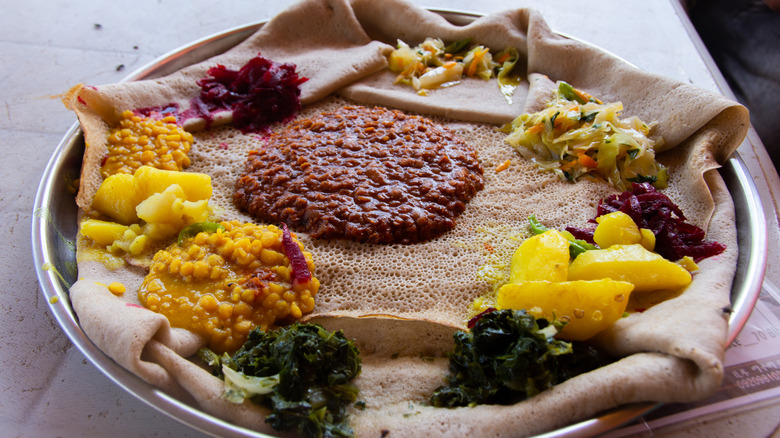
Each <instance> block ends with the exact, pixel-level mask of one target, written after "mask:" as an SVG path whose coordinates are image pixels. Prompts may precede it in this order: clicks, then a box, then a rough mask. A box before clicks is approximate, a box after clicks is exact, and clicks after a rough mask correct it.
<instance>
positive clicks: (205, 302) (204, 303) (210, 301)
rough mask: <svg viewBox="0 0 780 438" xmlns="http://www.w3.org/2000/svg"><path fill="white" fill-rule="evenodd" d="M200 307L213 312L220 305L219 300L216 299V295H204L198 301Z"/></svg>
mask: <svg viewBox="0 0 780 438" xmlns="http://www.w3.org/2000/svg"><path fill="white" fill-rule="evenodd" d="M198 305H199V306H200V307H202V308H203V310H206V311H208V312H212V311H214V310H216V309H217V307H218V306H219V303H218V302H217V299H216V298H214V295H203V296H202V297H200V299H199V300H198Z"/></svg>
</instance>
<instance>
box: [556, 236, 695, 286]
mask: <svg viewBox="0 0 780 438" xmlns="http://www.w3.org/2000/svg"><path fill="white" fill-rule="evenodd" d="M599 278H611V279H613V280H618V281H627V282H629V283H631V284H633V285H634V292H637V293H639V292H649V291H654V290H662V289H666V290H674V289H679V288H681V287H683V286H687V285H688V284H690V282H691V280H692V277H691V274H690V273H689V272H688V271H687V270H685V268H683V267H682V266H680V265H678V264H677V263H673V262H670V261H669V260H666V259H665V258H663V257H661V256H660V255H658V254H656V253H654V252H651V251H648V250H647V249H645V248H644V247H643V246H642V245H640V244H634V245H613V246H611V247H609V248H607V249H598V250H592V251H586V252H584V253H582V254H580V255H579V256H578V257H577V258H576V259H574V261H573V262H572V263H571V265H569V280H595V279H599Z"/></svg>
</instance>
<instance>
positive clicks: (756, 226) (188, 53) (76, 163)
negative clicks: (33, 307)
mask: <svg viewBox="0 0 780 438" xmlns="http://www.w3.org/2000/svg"><path fill="white" fill-rule="evenodd" d="M434 12H436V13H438V14H440V15H442V16H443V17H444V18H445V19H447V20H449V21H450V22H452V23H454V24H459V25H465V24H468V23H469V22H471V21H473V20H474V19H476V18H477V17H479V16H480V14H476V13H469V12H460V11H451V10H434ZM263 24H264V22H257V23H251V24H247V25H244V26H240V27H236V28H232V29H228V30H226V31H223V32H220V33H217V34H215V35H212V36H209V37H206V38H203V39H200V40H197V41H194V42H192V43H190V44H188V45H186V46H184V47H181V48H179V49H177V50H174V51H172V52H170V53H168V54H166V55H163V56H161V57H160V58H158V59H156V60H155V61H153V62H152V63H150V64H148V65H146V66H144V67H142V68H141V69H139V70H137V71H135V72H133V73H132V74H130V75H129V76H127V77H126V78H125V79H124V81H133V80H141V79H151V78H156V77H161V76H165V75H167V74H170V73H173V72H175V71H177V70H179V69H181V68H183V67H186V66H188V65H191V64H194V63H197V62H200V61H203V60H205V59H208V58H210V57H212V56H215V55H218V54H220V53H222V52H224V51H226V50H228V49H230V48H231V47H233V46H235V45H236V44H238V43H240V42H241V41H243V40H244V39H246V38H247V37H249V36H250V35H251V34H252V33H254V32H255V31H256V30H258V29H259V28H260V27H261V26H262V25H263ZM745 141H748V140H745ZM83 152H84V139H83V136H82V132H81V129H80V127H79V125H78V123H76V124H74V125H73V126H72V127H71V128H70V130H69V131H68V132H67V133H66V134H65V136H64V138H63V139H62V141H61V142H60V144H59V145H58V146H57V148H56V149H55V151H54V153H53V155H52V157H51V159H50V160H49V163H48V164H47V166H46V170H45V171H44V174H43V178H42V179H41V182H40V185H39V187H38V192H37V195H36V198H35V206H34V214H33V223H32V248H33V258H34V262H35V269H36V273H37V276H38V280H39V282H40V285H41V290H42V292H43V294H44V296H45V297H46V299H47V300H48V301H49V302H50V303H51V305H50V308H51V312H52V314H53V315H54V317H55V319H56V320H57V322H58V323H59V325H60V326H61V328H62V330H63V331H64V332H65V333H66V334H67V336H68V337H69V338H70V340H71V342H72V343H73V344H74V345H75V346H76V347H77V348H78V349H79V350H80V351H81V352H82V353H83V354H84V356H86V358H87V359H88V360H89V361H90V362H92V364H93V365H94V366H96V367H97V368H98V369H99V370H100V371H101V372H103V374H105V375H106V376H107V377H108V378H109V379H111V380H112V381H113V382H114V383H116V384H117V385H119V386H120V387H122V388H124V389H125V390H126V391H128V392H129V393H131V394H133V395H134V396H135V397H137V398H138V399H140V400H142V401H143V402H145V403H146V404H148V405H150V406H152V407H154V408H156V409H158V410H159V411H161V412H163V413H165V414H167V415H169V416H170V417H172V418H174V419H176V420H178V421H180V422H182V423H184V424H187V425H189V426H190V427H192V428H195V429H197V430H200V431H202V432H204V433H208V434H212V435H218V436H242V437H244V436H251V437H267V435H264V434H260V433H258V432H255V431H251V430H249V429H245V428H242V427H239V426H236V425H234V424H231V423H229V422H226V421H224V420H221V419H219V418H216V417H214V416H211V415H209V414H206V413H204V412H202V411H201V410H200V409H199V408H198V407H197V406H193V405H190V404H188V403H186V402H183V401H181V400H177V399H176V398H174V397H171V396H169V395H168V394H166V393H164V392H163V391H160V390H159V389H157V388H155V387H153V386H152V385H150V384H148V383H147V382H145V381H144V380H142V379H140V378H139V377H137V376H136V375H135V374H133V373H131V372H130V371H128V370H126V369H125V368H123V367H121V366H120V365H118V364H117V363H116V362H114V361H113V359H111V358H110V357H108V356H107V355H106V354H105V353H103V351H101V350H100V349H99V348H97V347H96V346H95V345H94V344H93V343H92V341H90V340H89V338H88V337H87V335H86V334H85V333H84V332H83V331H82V329H81V326H80V324H79V321H78V317H77V316H76V314H75V312H74V311H73V309H72V307H71V305H70V301H69V298H68V286H67V285H66V283H67V284H72V283H74V282H75V281H76V278H77V275H76V274H77V272H76V254H75V245H74V242H75V239H76V235H77V233H78V224H77V221H76V217H77V213H78V207H77V206H76V203H75V198H74V194H73V192H72V191H71V187H72V182H73V181H75V180H77V179H78V178H79V173H80V169H81V161H82V155H83ZM720 174H721V176H722V177H723V179H724V180H725V182H726V184H727V186H728V189H729V191H730V193H731V196H732V198H733V200H734V204H735V208H736V219H737V239H738V245H739V259H738V266H737V271H736V275H735V279H734V283H733V285H732V290H731V303H732V313H731V317H730V320H729V337H728V341H729V342H731V341H733V340H734V339H735V338H736V336H737V334H738V333H739V331H740V330H741V328H742V327H743V325H744V324H745V322H746V321H747V319H748V317H749V316H750V312H751V311H752V309H753V306H754V304H755V301H756V299H757V298H758V295H759V293H760V291H761V283H762V280H763V277H764V270H765V267H766V253H767V246H766V245H767V243H766V242H767V233H766V221H765V219H764V213H763V209H762V207H761V202H760V199H759V195H758V192H757V190H756V187H755V185H754V184H753V180H752V178H751V176H750V173H749V172H748V170H747V168H746V167H745V164H744V163H743V162H742V160H741V158H740V157H739V155H738V154H735V156H733V157H732V158H730V159H729V160H728V161H727V162H726V163H725V165H724V166H723V168H721V169H720ZM60 276H61V277H60ZM656 406H658V404H655V403H637V404H632V405H627V406H621V407H620V408H617V409H614V410H611V411H609V412H605V413H602V414H600V415H598V416H596V417H594V418H591V419H589V420H585V421H581V422H578V423H575V424H572V425H570V426H567V427H565V428H562V429H558V430H556V431H552V432H549V433H546V434H544V435H543V436H544V437H546V438H553V437H567V438H571V437H586V436H594V435H597V434H600V433H603V432H606V431H608V430H611V429H614V428H616V427H618V426H620V425H622V424H624V423H626V422H628V421H631V420H633V419H635V418H637V417H639V416H641V415H643V414H645V413H648V412H649V411H651V410H652V409H654V408H655V407H656Z"/></svg>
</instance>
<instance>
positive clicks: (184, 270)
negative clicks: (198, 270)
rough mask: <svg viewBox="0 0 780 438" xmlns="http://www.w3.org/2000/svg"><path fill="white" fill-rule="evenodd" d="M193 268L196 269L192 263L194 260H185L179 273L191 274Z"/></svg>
mask: <svg viewBox="0 0 780 438" xmlns="http://www.w3.org/2000/svg"><path fill="white" fill-rule="evenodd" d="M193 270H195V266H194V265H193V264H192V262H184V263H182V264H181V268H179V273H180V274H181V275H184V276H187V275H191V274H192V271H193Z"/></svg>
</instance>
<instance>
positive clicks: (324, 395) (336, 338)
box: [200, 323, 361, 437]
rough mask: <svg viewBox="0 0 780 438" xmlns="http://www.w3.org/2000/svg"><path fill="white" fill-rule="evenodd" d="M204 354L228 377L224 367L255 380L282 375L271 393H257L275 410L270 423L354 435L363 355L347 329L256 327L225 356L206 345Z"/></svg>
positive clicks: (277, 426) (312, 432)
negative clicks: (351, 418) (350, 411)
mask: <svg viewBox="0 0 780 438" xmlns="http://www.w3.org/2000/svg"><path fill="white" fill-rule="evenodd" d="M200 356H201V358H202V359H203V360H204V361H205V362H206V363H207V364H208V365H210V366H211V367H212V369H213V370H214V374H215V375H217V376H220V377H223V378H224V375H223V366H224V367H227V368H229V369H231V370H235V371H238V372H239V373H242V374H244V375H245V376H249V378H250V379H251V378H253V377H263V378H267V377H273V378H277V379H278V384H276V385H275V386H273V388H272V389H270V392H269V393H268V394H267V395H259V396H254V397H253V401H256V402H258V403H261V404H264V405H266V406H268V407H269V408H270V409H272V411H273V412H272V413H271V414H270V415H269V416H268V417H267V418H266V422H268V423H270V424H271V426H272V427H273V428H274V429H276V430H289V429H297V431H298V432H299V433H301V434H304V435H306V436H310V437H347V436H352V434H353V432H352V429H350V428H349V426H348V424H347V411H346V409H347V406H348V405H349V404H350V403H352V402H354V401H355V400H356V399H357V393H358V389H357V387H356V386H355V385H354V384H352V383H351V382H352V379H353V378H354V377H356V376H357V375H358V374H360V370H361V360H360V353H359V352H358V350H357V348H356V347H355V345H354V344H353V343H352V342H351V341H350V340H348V339H346V338H345V336H344V334H343V333H342V332H341V331H338V332H335V333H333V332H329V331H327V330H325V329H324V328H322V327H321V326H319V325H316V324H301V323H294V324H292V325H290V326H288V327H283V328H280V329H278V330H272V331H267V332H264V331H262V330H259V329H255V330H253V331H252V332H251V333H250V334H249V338H248V339H247V341H246V343H244V345H243V346H242V347H241V348H240V349H239V350H238V351H237V352H236V353H235V354H233V356H230V357H228V356H227V355H224V356H222V357H219V356H217V355H216V354H214V353H213V352H211V351H209V350H206V349H204V350H201V352H200ZM226 374H227V373H226ZM231 374H232V373H231Z"/></svg>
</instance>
